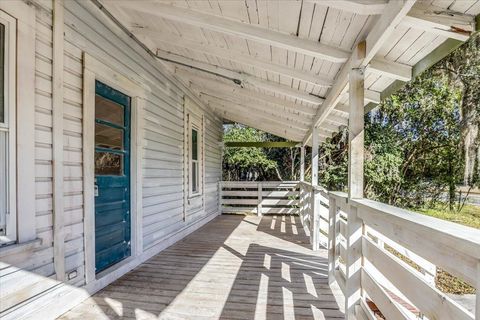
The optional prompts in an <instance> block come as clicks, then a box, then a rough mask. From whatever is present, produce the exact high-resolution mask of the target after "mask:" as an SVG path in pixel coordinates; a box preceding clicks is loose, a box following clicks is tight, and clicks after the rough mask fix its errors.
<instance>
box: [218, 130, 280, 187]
mask: <svg viewBox="0 0 480 320" xmlns="http://www.w3.org/2000/svg"><path fill="white" fill-rule="evenodd" d="M224 141H265V134H264V133H263V132H261V131H259V130H256V129H253V128H248V127H245V126H241V125H230V126H226V127H225V130H224ZM276 168H277V163H276V162H275V161H274V160H271V159H269V158H268V157H267V155H266V153H265V151H264V150H263V149H262V148H225V151H224V156H223V169H224V170H223V174H224V179H228V180H257V179H259V178H260V177H263V176H271V175H273V174H275V170H276Z"/></svg>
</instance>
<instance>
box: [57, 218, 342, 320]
mask: <svg viewBox="0 0 480 320" xmlns="http://www.w3.org/2000/svg"><path fill="white" fill-rule="evenodd" d="M326 256H327V252H326V250H320V251H317V252H313V251H311V250H310V249H309V245H308V238H307V236H306V234H305V232H304V231H303V228H302V226H301V224H300V221H299V218H298V217H291V216H265V217H263V218H258V217H255V216H238V215H237V216H235V215H230V216H220V217H218V218H216V219H215V220H213V221H212V222H210V223H209V224H207V225H206V226H204V227H202V228H201V229H199V230H197V231H196V232H194V233H192V234H191V235H190V236H188V237H186V238H184V239H183V240H182V241H179V242H177V243H176V244H175V245H173V246H171V247H170V248H168V249H166V250H164V251H162V252H161V253H160V254H158V255H156V256H155V257H153V258H152V259H150V260H148V261H146V262H145V263H143V264H142V265H140V266H139V267H138V268H136V269H135V270H133V271H131V272H130V273H128V274H126V275H125V276H123V277H121V278H120V279H118V280H117V281H115V282H114V283H112V284H111V285H109V286H107V287H106V288H104V289H103V290H101V291H99V292H98V293H97V294H95V295H94V296H93V297H91V298H89V299H88V300H86V301H84V302H83V303H82V304H80V305H79V306H77V307H75V308H74V309H72V310H71V311H69V312H67V313H66V314H64V315H63V316H62V317H61V318H60V319H62V320H66V319H340V318H343V313H342V312H341V311H340V310H339V307H338V304H337V302H336V299H335V295H338V292H337V291H335V292H334V291H332V289H331V288H330V287H329V286H328V279H327V259H326Z"/></svg>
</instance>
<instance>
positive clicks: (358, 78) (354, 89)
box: [345, 42, 366, 320]
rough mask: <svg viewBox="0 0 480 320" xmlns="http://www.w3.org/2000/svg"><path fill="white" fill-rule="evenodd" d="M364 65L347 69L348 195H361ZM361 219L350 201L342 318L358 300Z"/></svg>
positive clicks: (361, 51) (359, 54) (356, 58)
mask: <svg viewBox="0 0 480 320" xmlns="http://www.w3.org/2000/svg"><path fill="white" fill-rule="evenodd" d="M365 51H366V44H365V42H361V43H359V44H358V46H357V47H356V48H355V50H354V52H353V53H352V66H359V65H360V61H362V59H363V58H364V57H365ZM364 80H365V75H364V68H355V67H353V68H352V69H351V70H350V72H349V95H350V99H349V100H350V101H349V104H350V113H349V121H348V129H349V134H348V140H349V148H348V151H349V152H348V198H349V202H351V200H352V199H355V198H363V161H364V160H363V147H364V120H363V115H364V110H363V108H364V90H365V88H364ZM362 233H363V223H362V221H361V220H360V219H359V218H358V214H357V208H356V207H355V206H353V205H350V210H349V212H348V223H347V235H346V237H347V254H346V261H345V265H346V289H345V319H347V320H350V319H355V306H356V305H358V304H359V303H360V299H361V295H362V292H361V291H362V290H361V277H360V274H361V267H362V242H361V237H362Z"/></svg>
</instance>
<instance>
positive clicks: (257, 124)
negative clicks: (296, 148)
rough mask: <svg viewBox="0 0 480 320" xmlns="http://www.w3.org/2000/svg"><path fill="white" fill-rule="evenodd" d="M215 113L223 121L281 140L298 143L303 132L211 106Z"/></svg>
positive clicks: (243, 113) (222, 107)
mask: <svg viewBox="0 0 480 320" xmlns="http://www.w3.org/2000/svg"><path fill="white" fill-rule="evenodd" d="M211 107H212V108H213V109H214V110H215V112H216V113H217V114H218V115H220V116H221V117H223V118H224V119H227V120H230V121H235V122H238V123H242V124H244V125H247V126H250V127H252V128H257V129H260V130H263V131H265V132H269V133H271V134H274V135H277V136H279V137H282V138H286V139H290V140H295V141H299V140H300V139H301V138H302V136H303V135H304V131H297V130H292V129H290V128H288V127H285V126H279V125H278V123H276V122H273V121H272V120H271V119H268V118H264V117H261V116H258V117H257V116H256V115H250V114H246V113H245V112H242V113H239V112H236V111H231V110H228V109H227V108H226V107H225V106H221V105H213V106H211Z"/></svg>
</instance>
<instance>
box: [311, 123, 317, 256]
mask: <svg viewBox="0 0 480 320" xmlns="http://www.w3.org/2000/svg"><path fill="white" fill-rule="evenodd" d="M316 186H318V128H317V127H315V126H314V127H313V128H312V191H311V193H310V243H311V244H312V249H313V250H317V248H318V232H319V230H318V220H317V215H318V213H317V211H318V208H317V197H316V190H315V187H316Z"/></svg>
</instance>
